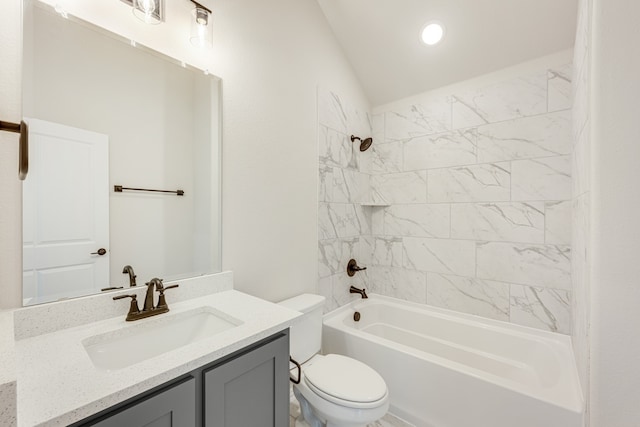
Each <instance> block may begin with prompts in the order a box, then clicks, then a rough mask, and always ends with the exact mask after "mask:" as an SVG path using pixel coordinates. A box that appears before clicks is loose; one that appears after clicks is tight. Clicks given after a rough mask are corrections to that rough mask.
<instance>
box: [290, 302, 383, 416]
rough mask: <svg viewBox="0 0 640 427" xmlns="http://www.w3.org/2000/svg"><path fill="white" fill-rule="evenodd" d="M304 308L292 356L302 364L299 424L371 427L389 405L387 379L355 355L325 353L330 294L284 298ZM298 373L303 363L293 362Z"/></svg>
mask: <svg viewBox="0 0 640 427" xmlns="http://www.w3.org/2000/svg"><path fill="white" fill-rule="evenodd" d="M280 304H281V305H283V306H286V307H288V308H291V309H293V310H296V311H300V312H302V313H303V316H302V317H301V318H300V319H298V321H297V322H296V323H295V324H294V325H293V326H292V327H291V330H290V347H291V356H292V358H293V359H294V360H296V361H298V362H299V363H300V365H301V368H300V374H299V376H300V378H299V383H298V384H294V385H293V393H294V395H295V397H296V399H297V400H298V402H300V410H301V414H300V416H299V417H298V419H297V420H296V427H365V426H366V425H367V424H369V423H372V422H374V421H376V420H378V419H380V418H382V417H383V416H384V415H385V414H386V413H387V410H388V409H389V392H388V389H387V385H386V383H385V381H384V379H383V378H382V377H381V376H380V374H378V373H377V372H376V371H375V370H373V369H372V368H371V367H369V366H367V365H366V364H364V363H362V362H360V361H357V360H355V359H352V358H350V357H346V356H342V355H338V354H328V355H320V354H318V353H319V351H320V343H321V339H322V306H323V304H324V297H322V296H319V295H312V294H303V295H300V296H297V297H294V298H291V299H288V300H285V301H282V302H281V303H280ZM291 368H292V369H291V376H292V378H296V379H297V378H298V369H297V367H296V366H295V365H294V364H292V365H291Z"/></svg>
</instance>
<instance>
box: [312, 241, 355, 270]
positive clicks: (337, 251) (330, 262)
mask: <svg viewBox="0 0 640 427" xmlns="http://www.w3.org/2000/svg"><path fill="white" fill-rule="evenodd" d="M359 248H360V239H359V237H348V238H341V239H327V240H319V241H318V277H320V278H323V277H328V276H332V275H335V274H342V273H345V272H346V271H347V263H348V262H349V260H350V259H351V258H357V256H358V253H359V252H358V250H359Z"/></svg>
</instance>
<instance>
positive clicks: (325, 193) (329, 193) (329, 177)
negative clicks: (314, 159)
mask: <svg viewBox="0 0 640 427" xmlns="http://www.w3.org/2000/svg"><path fill="white" fill-rule="evenodd" d="M332 199H333V168H332V167H331V166H324V165H322V164H321V165H320V167H319V168H318V201H320V202H330V201H331V200H332Z"/></svg>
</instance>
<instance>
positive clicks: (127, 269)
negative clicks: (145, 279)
mask: <svg viewBox="0 0 640 427" xmlns="http://www.w3.org/2000/svg"><path fill="white" fill-rule="evenodd" d="M122 274H128V275H129V287H130V288H132V287H134V286H136V277H138V276H136V273H134V272H133V267H131V266H130V265H125V266H124V268H123V269H122Z"/></svg>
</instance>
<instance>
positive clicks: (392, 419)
mask: <svg viewBox="0 0 640 427" xmlns="http://www.w3.org/2000/svg"><path fill="white" fill-rule="evenodd" d="M289 414H290V416H289V427H294V426H295V422H296V418H297V417H298V415H300V405H299V404H298V400H297V399H296V398H295V397H294V396H293V390H292V391H291V395H290V402H289ZM367 427H415V426H414V425H413V424H409V423H408V422H406V421H404V420H401V419H400V418H398V417H396V416H394V415H393V414H390V413H388V414H387V415H385V416H384V417H383V418H382V419H381V420H378V421H376V422H375V423H371V424H369V425H368V426H367Z"/></svg>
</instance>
